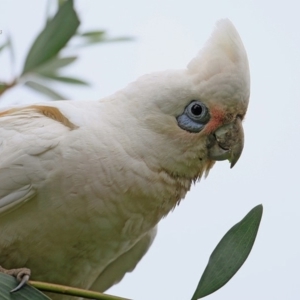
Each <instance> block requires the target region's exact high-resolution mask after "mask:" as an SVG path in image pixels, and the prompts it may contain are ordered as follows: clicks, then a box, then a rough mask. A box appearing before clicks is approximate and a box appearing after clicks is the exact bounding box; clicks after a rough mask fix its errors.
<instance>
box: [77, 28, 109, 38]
mask: <svg viewBox="0 0 300 300" xmlns="http://www.w3.org/2000/svg"><path fill="white" fill-rule="evenodd" d="M105 33H106V32H105V31H104V30H96V31H87V32H82V33H78V35H79V36H82V37H87V38H90V37H92V38H94V37H97V38H99V37H103V36H104V35H105Z"/></svg>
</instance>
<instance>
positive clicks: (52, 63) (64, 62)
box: [34, 56, 77, 74]
mask: <svg viewBox="0 0 300 300" xmlns="http://www.w3.org/2000/svg"><path fill="white" fill-rule="evenodd" d="M76 59H77V57H76V56H70V57H63V58H60V57H54V58H52V59H51V60H49V61H47V62H46V63H44V64H42V65H41V66H39V67H38V68H36V69H35V70H34V73H39V74H43V73H46V74H50V73H55V72H56V71H57V70H58V69H60V68H63V67H66V66H68V65H69V64H71V63H72V62H74V61H75V60H76Z"/></svg>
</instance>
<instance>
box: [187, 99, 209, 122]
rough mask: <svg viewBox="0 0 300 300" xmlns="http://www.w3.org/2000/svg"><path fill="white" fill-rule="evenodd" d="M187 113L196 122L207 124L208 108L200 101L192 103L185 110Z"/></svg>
mask: <svg viewBox="0 0 300 300" xmlns="http://www.w3.org/2000/svg"><path fill="white" fill-rule="evenodd" d="M185 113H186V114H187V115H188V116H189V117H190V118H191V119H192V120H194V121H196V122H199V121H200V122H201V123H202V122H205V121H206V120H205V119H207V118H206V117H207V115H208V109H207V107H206V106H205V105H204V104H203V103H202V102H200V101H196V100H195V101H192V102H191V103H190V104H189V105H188V106H187V107H186V109H185Z"/></svg>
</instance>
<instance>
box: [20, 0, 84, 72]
mask: <svg viewBox="0 0 300 300" xmlns="http://www.w3.org/2000/svg"><path fill="white" fill-rule="evenodd" d="M79 23H80V22H79V19H78V17H77V14H76V12H75V10H74V8H73V1H72V0H68V1H66V2H65V3H64V4H62V5H61V6H60V7H59V10H58V12H57V13H56V15H55V16H54V17H53V19H51V20H50V21H49V22H48V23H47V24H46V27H45V28H44V29H43V30H42V32H41V33H40V34H39V35H38V37H37V38H36V40H35V41H34V43H33V45H32V47H31V49H30V50H29V53H28V55H27V58H26V61H25V65H24V69H23V73H22V74H24V73H26V72H29V71H31V70H33V69H34V68H36V67H38V66H40V65H41V64H43V63H45V62H46V61H48V60H49V59H51V58H53V57H54V56H55V55H56V54H57V53H58V52H59V51H60V50H61V49H62V48H63V47H64V46H65V45H66V44H67V42H68V41H69V40H70V38H71V37H72V36H73V35H74V34H75V32H76V30H77V28H78V26H79Z"/></svg>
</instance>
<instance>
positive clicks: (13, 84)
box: [0, 79, 17, 96]
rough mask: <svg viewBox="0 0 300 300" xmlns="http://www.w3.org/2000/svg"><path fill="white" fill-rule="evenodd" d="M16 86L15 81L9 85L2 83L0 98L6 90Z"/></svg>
mask: <svg viewBox="0 0 300 300" xmlns="http://www.w3.org/2000/svg"><path fill="white" fill-rule="evenodd" d="M16 84H17V80H16V79H15V80H14V81H12V82H11V83H4V84H3V88H1V86H0V96H2V95H3V94H4V93H5V92H6V91H7V90H8V89H10V88H12V87H14V86H15V85H16Z"/></svg>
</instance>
